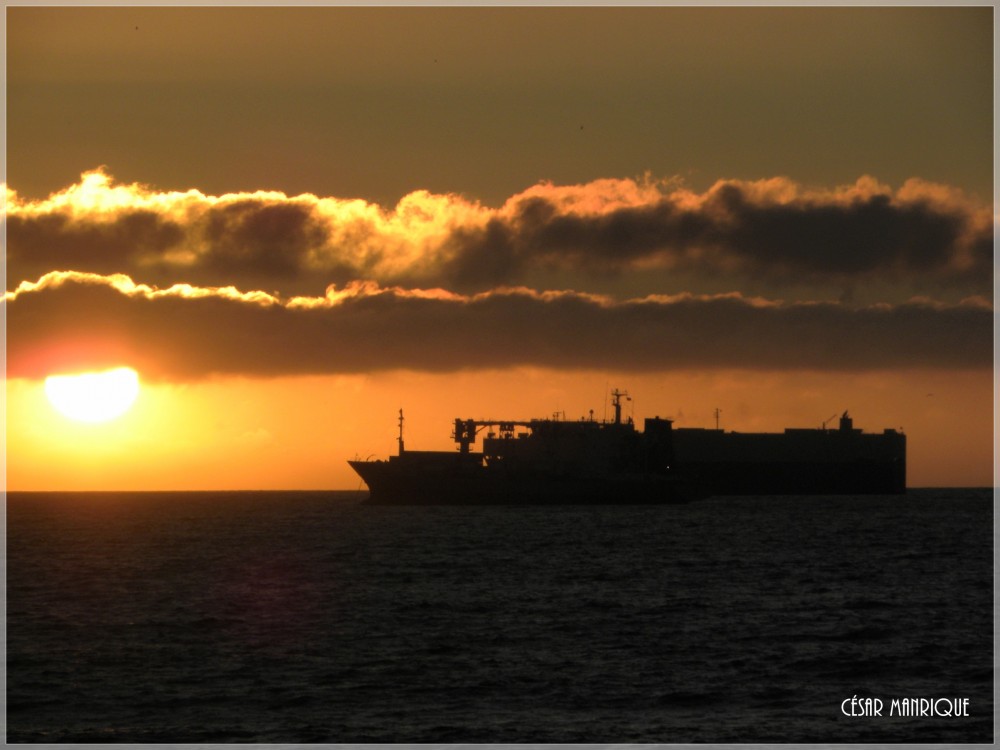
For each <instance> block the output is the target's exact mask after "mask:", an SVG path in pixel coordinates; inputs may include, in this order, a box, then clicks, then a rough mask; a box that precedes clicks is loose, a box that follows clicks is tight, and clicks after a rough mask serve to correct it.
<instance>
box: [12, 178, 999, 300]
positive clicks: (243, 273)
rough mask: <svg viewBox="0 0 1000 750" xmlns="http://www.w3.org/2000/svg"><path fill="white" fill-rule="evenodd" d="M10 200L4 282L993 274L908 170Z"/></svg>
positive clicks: (942, 198)
mask: <svg viewBox="0 0 1000 750" xmlns="http://www.w3.org/2000/svg"><path fill="white" fill-rule="evenodd" d="M7 197H8V216H7V222H8V227H7V232H8V277H9V279H10V280H11V282H13V283H18V282H20V281H25V280H31V279H37V278H39V277H40V276H41V275H42V274H44V273H46V272H48V271H51V270H55V269H58V270H76V271H86V272H91V273H99V274H110V273H116V272H123V273H127V274H129V275H130V276H132V277H133V278H138V279H143V280H148V281H150V282H153V283H157V284H161V285H168V284H171V283H175V282H187V283H192V284H199V285H203V286H217V285H223V284H238V285H240V286H243V287H244V288H250V287H254V288H272V287H276V288H278V289H279V290H281V291H282V292H283V293H295V292H296V291H310V292H312V293H315V292H316V291H318V290H319V289H323V288H325V287H326V285H327V284H329V283H337V284H345V283H347V282H350V281H352V280H356V279H374V280H376V281H378V282H379V283H380V284H383V285H402V286H408V287H412V286H441V287H446V288H450V289H454V290H457V291H462V292H467V293H468V292H476V291H485V290H489V289H493V288H495V287H497V286H500V285H511V284H522V283H526V282H527V281H528V280H529V279H530V276H531V274H532V273H534V272H542V273H551V272H571V273H574V274H575V275H576V276H575V278H583V279H585V278H586V277H587V276H588V275H589V277H590V278H600V277H603V276H607V275H609V274H611V275H629V274H632V275H635V276H636V277H638V276H641V275H642V274H644V273H649V272H650V271H667V272H671V271H677V272H683V273H685V274H686V275H687V278H692V277H693V278H697V277H699V276H700V277H703V278H706V279H707V278H718V277H719V276H720V275H737V274H738V275H743V276H744V277H748V278H757V279H764V280H767V281H768V282H770V283H771V284H773V285H775V286H777V287H780V286H781V285H782V284H792V283H799V284H801V283H804V282H805V283H817V284H818V283H838V284H853V283H862V282H864V281H873V282H875V281H877V282H879V283H884V282H886V281H887V280H897V281H905V282H915V283H917V284H918V285H924V286H927V287H933V286H934V285H943V286H948V287H951V288H957V289H959V290H960V291H961V293H964V294H986V293H987V292H988V291H989V289H990V283H991V273H990V270H991V267H992V244H993V216H992V212H991V210H990V208H989V207H988V206H984V205H982V204H979V203H976V202H975V201H973V200H972V199H970V198H968V197H967V196H965V195H964V194H962V193H961V192H960V191H958V190H957V189H955V188H951V187H948V186H942V185H935V184H931V183H926V182H922V181H920V180H916V179H914V180H910V181H908V182H907V183H905V184H904V185H903V186H902V187H900V188H899V189H898V190H895V191H894V190H892V189H891V188H889V187H888V186H885V185H882V184H880V183H878V182H877V181H875V180H874V179H873V178H870V177H862V178H860V179H859V180H858V181H857V182H856V183H855V184H853V185H848V186H845V187H841V188H836V189H825V190H817V189H810V188H806V187H804V186H802V185H799V184H797V183H794V182H792V181H790V180H788V179H785V178H780V177H779V178H773V179H769V180H760V181H756V182H746V181H737V180H724V181H720V182H718V183H716V184H715V185H714V186H713V187H712V188H710V189H709V190H707V191H705V192H704V193H696V192H692V191H690V190H688V189H686V188H684V187H683V185H681V184H679V183H678V182H676V181H674V182H671V181H655V180H652V179H650V178H647V179H645V180H612V179H607V180H597V181H594V182H591V183H588V184H585V185H572V186H555V185H551V184H539V185H536V186H534V187H531V188H529V189H528V190H525V191H524V192H522V193H520V194H518V195H515V196H513V197H511V198H510V199H509V200H508V201H507V202H506V203H505V204H504V205H503V206H501V207H499V208H489V207H485V206H483V205H482V204H480V203H478V202H476V201H473V200H470V199H467V198H464V197H462V196H457V195H434V194H431V193H428V192H426V191H419V192H416V193H412V194H410V195H408V196H406V197H405V198H404V199H403V200H401V201H400V202H399V204H397V205H396V206H395V207H394V208H392V209H385V208H383V207H381V206H378V205H376V204H371V203H367V202H365V201H362V200H344V199H338V198H320V197H317V196H314V195H308V194H307V195H300V196H294V197H289V196H286V195H284V194H283V193H277V192H264V191H259V192H253V193H239V194H230V195H224V196H208V195H204V194H202V193H200V192H199V191H197V190H190V191H187V192H173V193H169V192H157V191H155V190H152V189H150V188H145V187H143V186H140V185H116V184H114V182H113V180H112V178H111V177H110V176H109V175H108V174H107V173H106V172H104V171H103V170H96V171H93V172H89V173H85V174H84V175H83V176H82V177H81V181H80V183H79V184H77V185H73V186H70V187H69V188H67V189H66V190H64V191H62V192H60V193H58V194H55V195H53V196H50V198H49V199H48V200H45V201H34V202H32V201H22V200H20V199H19V198H18V197H17V195H16V193H14V192H13V191H11V190H8V196H7ZM581 274H582V275H581ZM268 285H270V286H268Z"/></svg>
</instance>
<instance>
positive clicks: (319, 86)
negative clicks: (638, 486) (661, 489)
mask: <svg viewBox="0 0 1000 750" xmlns="http://www.w3.org/2000/svg"><path fill="white" fill-rule="evenodd" d="M991 13H992V9H987V8H964V9H943V8H939V9H918V8H898V9H891V8H882V9H848V8H844V9H805V8H802V9H777V8H761V9H752V8H744V9H718V8H717V9H696V8H683V9H682V8H659V9H645V10H643V9H583V8H575V9H552V8H550V9H544V10H542V11H537V12H536V11H533V10H532V9H511V8H508V9H447V8H438V9H430V8H427V9H410V10H404V9H398V8H396V9H393V8H383V9H371V8H369V9H347V8H321V9H273V8H272V9H254V8H240V9H197V8H188V9H170V8H141V9H140V8H10V9H8V14H7V35H8V38H7V41H8V63H7V84H8V102H7V104H8V126H9V129H8V136H7V149H8V160H7V163H6V170H7V172H6V175H5V183H6V237H7V246H6V251H7V254H6V268H7V277H6V278H7V294H6V298H5V313H6V316H7V360H6V363H7V388H6V396H7V450H6V458H7V465H6V469H7V487H8V489H16V490H17V489H67V490H68V489H237V488H243V489H253V488H354V487H356V486H357V479H356V478H355V477H354V476H353V474H352V473H351V472H350V470H349V468H348V467H347V465H346V463H345V461H346V460H347V459H348V458H353V457H354V456H355V455H360V456H362V457H365V456H367V455H370V454H376V455H385V454H387V453H389V452H392V451H394V449H395V435H396V414H397V411H398V409H399V408H401V407H402V408H403V409H404V410H405V413H406V416H407V444H408V446H410V447H411V448H446V447H447V446H448V444H449V440H448V435H449V430H450V427H449V425H450V422H451V420H453V419H454V418H455V417H463V418H472V417H475V418H487V417H492V418H498V419H499V418H510V419H527V418H532V417H540V416H550V415H551V414H553V413H554V412H557V411H558V412H563V411H564V412H566V415H567V417H568V418H578V417H580V416H582V415H584V414H586V413H587V411H588V410H589V409H594V410H595V414H596V415H597V416H600V415H601V412H602V410H603V409H604V403H605V398H606V393H607V391H608V389H609V388H615V387H619V388H624V389H628V390H629V392H630V393H631V394H632V395H633V396H634V398H635V401H634V402H633V405H634V408H635V416H636V418H637V419H641V418H642V417H646V416H654V415H659V416H668V417H671V418H674V419H675V420H676V423H677V424H678V426H711V425H712V424H713V421H714V420H713V417H712V412H713V410H714V409H715V408H720V409H721V410H722V426H723V427H724V428H726V429H732V430H739V431H756V430H763V431H780V430H781V429H783V428H784V427H819V426H820V425H821V423H822V422H823V421H824V420H826V419H828V418H829V417H830V416H831V415H833V414H839V413H840V412H842V411H843V410H845V409H849V410H850V411H851V414H852V416H854V419H855V425H856V426H858V427H861V428H864V429H865V430H870V431H881V430H882V429H884V428H890V427H891V428H900V427H901V428H902V429H903V430H904V431H905V432H906V433H907V435H908V445H909V472H908V473H909V476H908V481H909V484H910V485H911V486H931V485H936V486H982V485H989V484H991V483H992V481H993V463H994V450H993V434H994V414H995V411H994V389H995V378H994V370H993V365H994V357H993V320H994V317H995V316H994V312H993V310H994V294H995V283H994V279H995V276H994V265H993V234H994V225H995V220H994V216H995V211H994V209H993V206H992V200H991V195H992V174H991V170H990V169H989V165H990V164H991V163H992V130H993V123H992V109H991V108H988V107H987V108H985V109H984V103H988V102H990V101H991V99H992V36H991V34H990V33H989V32H990V29H991V26H990V25H989V21H990V18H991V15H990V14H991ZM984 22H985V25H984ZM222 29H224V30H225V34H221V35H220V33H219V32H220V30H222ZM404 32H405V33H404ZM664 35H666V36H664ZM668 37H669V38H670V39H671V40H672V44H665V43H663V40H664V39H665V38H668ZM657 40H659V41H657ZM514 50H516V53H515V52H514ZM929 144H930V145H929ZM118 365H129V366H132V367H135V368H136V369H137V370H138V371H139V373H140V377H141V379H142V381H143V386H142V389H141V392H140V395H139V398H138V400H137V401H136V403H135V405H134V406H133V408H132V409H131V410H130V411H129V412H128V413H126V414H125V415H124V416H122V417H120V418H118V419H117V420H114V421H111V422H108V423H106V424H98V425H85V424H82V423H74V422H71V421H69V420H67V419H66V418H65V417H63V416H61V415H59V414H57V413H56V412H55V411H54V410H53V408H52V407H51V406H50V404H49V403H48V402H47V401H46V399H45V395H44V393H43V388H42V383H43V379H44V377H45V376H46V375H49V374H54V373H57V372H76V371H81V370H85V369H91V368H102V367H112V366H118Z"/></svg>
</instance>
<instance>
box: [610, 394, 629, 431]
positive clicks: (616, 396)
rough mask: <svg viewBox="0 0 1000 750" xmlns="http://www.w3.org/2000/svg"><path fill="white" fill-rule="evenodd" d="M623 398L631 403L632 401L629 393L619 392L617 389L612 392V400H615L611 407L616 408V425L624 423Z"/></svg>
mask: <svg viewBox="0 0 1000 750" xmlns="http://www.w3.org/2000/svg"><path fill="white" fill-rule="evenodd" d="M622 396H624V397H625V398H626V399H628V400H629V401H631V400H632V399H631V398H629V395H628V391H619V390H618V389H617V388H615V389H614V390H613V391H611V398H612V399H613V401H612V402H611V405H612V406H613V407H615V424H621V423H622Z"/></svg>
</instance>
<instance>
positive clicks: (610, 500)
mask: <svg viewBox="0 0 1000 750" xmlns="http://www.w3.org/2000/svg"><path fill="white" fill-rule="evenodd" d="M349 463H350V465H351V467H352V468H353V469H354V470H355V471H356V472H357V473H358V475H359V476H360V477H361V478H362V479H363V480H364V481H365V484H367V485H368V489H369V493H370V494H369V502H370V503H373V504H377V505H667V504H676V503H685V502H690V501H692V500H696V499H699V497H701V495H699V493H698V492H696V491H695V490H694V489H693V488H692V487H690V486H689V485H688V484H687V483H685V482H683V481H681V480H679V479H677V478H674V477H666V476H660V475H652V474H622V475H614V476H603V477H571V476H554V475H527V476H518V475H510V474H506V473H503V472H501V471H491V470H490V469H489V468H488V467H484V466H475V465H463V464H462V462H461V461H459V460H456V461H455V462H454V465H453V466H452V467H450V468H445V467H441V466H433V467H425V466H420V465H418V464H416V463H414V464H411V465H405V464H399V465H394V463H393V462H392V461H350V462H349Z"/></svg>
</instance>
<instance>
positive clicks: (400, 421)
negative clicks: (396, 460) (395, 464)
mask: <svg viewBox="0 0 1000 750" xmlns="http://www.w3.org/2000/svg"><path fill="white" fill-rule="evenodd" d="M396 440H398V441H399V455H401V456H402V455H403V410H402V409H400V410H399V437H398V438H396Z"/></svg>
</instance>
